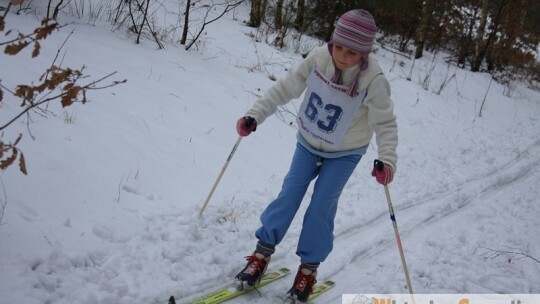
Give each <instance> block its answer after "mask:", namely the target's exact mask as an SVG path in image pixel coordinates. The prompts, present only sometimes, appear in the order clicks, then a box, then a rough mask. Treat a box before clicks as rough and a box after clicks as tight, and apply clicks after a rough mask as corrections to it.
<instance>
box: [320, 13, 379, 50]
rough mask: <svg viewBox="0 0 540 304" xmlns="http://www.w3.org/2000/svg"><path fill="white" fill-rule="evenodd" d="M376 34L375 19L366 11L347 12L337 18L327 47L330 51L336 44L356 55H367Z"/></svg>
mask: <svg viewBox="0 0 540 304" xmlns="http://www.w3.org/2000/svg"><path fill="white" fill-rule="evenodd" d="M376 32H377V25H375V19H373V16H372V15H371V14H370V13H369V12H368V11H366V10H362V9H357V10H352V11H348V12H346V13H345V14H343V15H342V16H341V17H339V19H338V22H337V24H336V28H335V29H334V33H333V35H332V39H331V40H330V42H328V47H329V49H331V48H332V45H333V44H334V43H337V44H341V45H343V46H346V47H348V48H350V49H352V50H354V51H356V52H358V53H361V54H369V53H370V52H371V49H372V47H373V41H374V40H375V33H376Z"/></svg>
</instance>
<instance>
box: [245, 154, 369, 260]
mask: <svg viewBox="0 0 540 304" xmlns="http://www.w3.org/2000/svg"><path fill="white" fill-rule="evenodd" d="M361 158H362V155H347V156H342V157H338V158H321V157H320V156H318V155H316V154H313V153H312V152H310V151H308V150H307V149H306V148H304V147H303V146H302V145H301V144H300V143H297V145H296V150H295V153H294V156H293V159H292V163H291V167H290V169H289V172H288V173H287V175H286V176H285V179H284V181H283V186H282V188H281V192H280V193H279V195H278V197H277V198H276V199H275V200H274V201H272V202H271V203H270V204H269V205H268V207H267V208H266V209H265V210H264V212H263V213H262V215H261V223H262V227H260V228H259V229H258V230H257V231H256V232H255V236H256V237H257V238H258V239H259V241H261V242H263V243H266V244H270V245H278V244H279V243H280V242H281V240H282V239H283V237H284V236H285V233H287V230H288V229H289V226H290V225H291V222H292V220H293V218H294V216H295V215H296V212H297V211H298V208H299V207H300V204H301V202H302V199H303V197H304V195H305V193H306V191H307V188H308V186H309V184H310V183H311V181H313V180H314V179H315V178H316V177H317V176H318V178H317V181H316V182H315V186H314V189H313V194H312V196H311V201H310V203H309V206H308V208H307V210H306V213H305V214H304V221H303V225H302V231H301V233H300V239H299V241H298V247H297V251H296V254H297V255H298V256H299V257H300V260H301V262H302V263H320V262H323V261H324V260H325V259H326V257H327V256H328V255H329V254H330V252H331V251H332V248H333V241H334V234H333V231H334V218H335V216H336V211H337V205H338V200H339V197H340V195H341V192H342V191H343V188H344V187H345V184H346V183H347V181H348V180H349V177H350V176H351V174H352V173H353V171H354V169H355V168H356V165H357V164H358V162H359V161H360V159H361ZM318 161H322V164H320V165H317V162H318Z"/></svg>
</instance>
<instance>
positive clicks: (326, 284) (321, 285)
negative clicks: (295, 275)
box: [309, 280, 336, 302]
mask: <svg viewBox="0 0 540 304" xmlns="http://www.w3.org/2000/svg"><path fill="white" fill-rule="evenodd" d="M334 286H336V282H334V281H332V280H326V281H322V282H317V284H315V286H314V287H313V293H312V294H311V296H310V297H309V302H311V301H313V300H315V299H316V298H318V297H319V296H320V295H322V294H323V293H325V292H327V291H328V290H329V289H331V288H332V287H334Z"/></svg>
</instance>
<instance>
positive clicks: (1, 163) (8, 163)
mask: <svg viewBox="0 0 540 304" xmlns="http://www.w3.org/2000/svg"><path fill="white" fill-rule="evenodd" d="M15 159H17V149H15V148H12V149H11V156H10V157H8V158H6V159H4V160H2V161H0V169H2V170H4V169H6V168H7V167H9V166H11V165H12V164H13V162H15Z"/></svg>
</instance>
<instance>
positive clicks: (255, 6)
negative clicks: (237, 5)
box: [248, 0, 263, 27]
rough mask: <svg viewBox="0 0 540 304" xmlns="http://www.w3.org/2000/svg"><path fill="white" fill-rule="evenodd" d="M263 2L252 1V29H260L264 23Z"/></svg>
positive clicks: (250, 21) (250, 16)
mask: <svg viewBox="0 0 540 304" xmlns="http://www.w3.org/2000/svg"><path fill="white" fill-rule="evenodd" d="M262 14H263V11H262V2H261V0H252V1H251V11H250V13H249V23H248V25H249V26H251V27H259V26H261V22H262Z"/></svg>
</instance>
